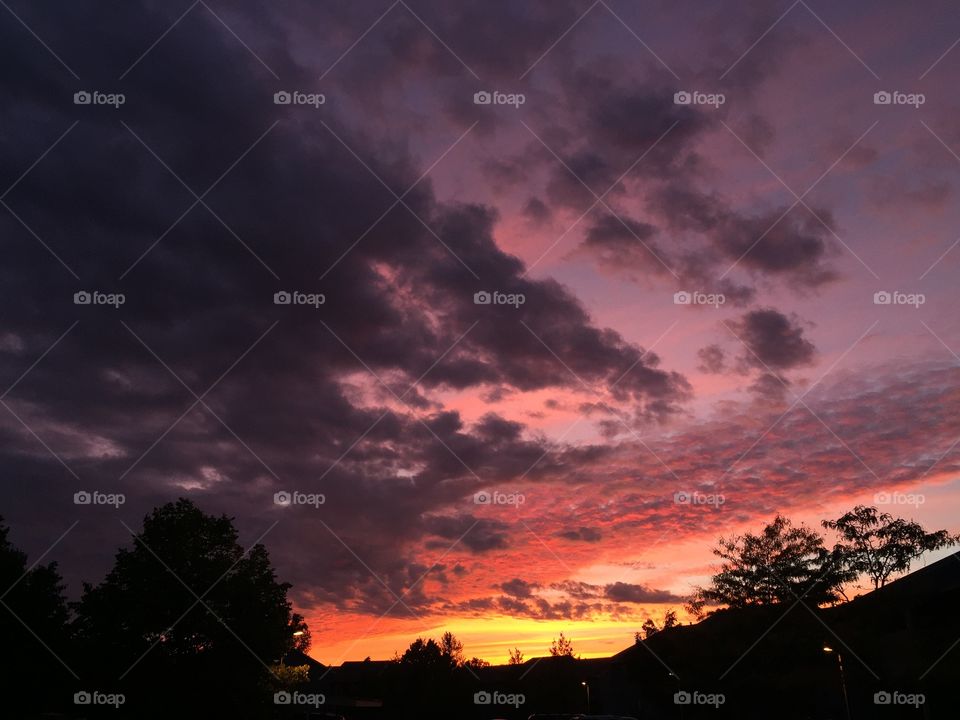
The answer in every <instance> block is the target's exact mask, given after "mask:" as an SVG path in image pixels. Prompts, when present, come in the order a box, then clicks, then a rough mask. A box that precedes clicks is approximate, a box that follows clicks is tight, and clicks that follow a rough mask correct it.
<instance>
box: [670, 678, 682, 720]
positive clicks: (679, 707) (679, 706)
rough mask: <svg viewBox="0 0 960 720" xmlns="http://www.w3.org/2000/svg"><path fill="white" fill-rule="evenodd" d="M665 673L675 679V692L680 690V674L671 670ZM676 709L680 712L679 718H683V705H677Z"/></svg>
mask: <svg viewBox="0 0 960 720" xmlns="http://www.w3.org/2000/svg"><path fill="white" fill-rule="evenodd" d="M667 675H669V676H670V677H672V678H673V679H674V680H676V681H677V692H680V676H679V675H677V674H676V673H675V672H673V670H671V671H670V672H668V673H667ZM677 710H679V712H680V720H683V705H677Z"/></svg>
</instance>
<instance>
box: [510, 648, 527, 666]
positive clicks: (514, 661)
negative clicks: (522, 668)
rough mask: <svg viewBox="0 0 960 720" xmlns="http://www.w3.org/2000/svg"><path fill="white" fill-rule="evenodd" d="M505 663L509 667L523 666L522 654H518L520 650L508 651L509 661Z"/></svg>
mask: <svg viewBox="0 0 960 720" xmlns="http://www.w3.org/2000/svg"><path fill="white" fill-rule="evenodd" d="M507 663H508V664H509V665H523V653H522V652H520V648H514V649H513V650H511V651H510V659H509V660H508V661H507Z"/></svg>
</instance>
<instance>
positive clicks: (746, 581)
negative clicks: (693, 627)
mask: <svg viewBox="0 0 960 720" xmlns="http://www.w3.org/2000/svg"><path fill="white" fill-rule="evenodd" d="M713 553H714V555H716V556H718V557H719V558H721V559H722V560H723V563H722V564H721V566H720V571H719V572H718V573H717V574H715V575H714V576H713V578H712V583H711V585H710V586H709V587H707V588H698V589H697V592H696V598H695V599H696V601H698V602H703V603H710V604H725V605H729V606H730V607H748V606H754V605H769V604H773V603H782V602H795V601H796V600H797V599H798V598H801V599H802V600H803V601H804V602H806V603H809V604H810V605H813V606H819V605H824V604H826V603H832V602H837V601H838V600H839V599H840V597H841V594H840V587H841V586H842V584H843V583H844V582H846V581H848V580H849V579H850V578H851V573H850V572H849V570H847V569H845V567H844V565H843V563H842V561H841V560H842V559H841V558H840V557H839V554H838V553H836V552H833V553H831V552H830V551H828V550H827V549H826V548H825V547H824V544H823V537H822V536H821V535H820V534H819V533H818V532H816V531H815V530H812V529H810V528H807V527H804V526H802V525H801V526H799V527H794V526H793V524H792V523H791V522H790V521H789V520H788V519H787V518H785V517H783V516H781V515H777V516H776V518H774V520H773V522H771V523H769V524H768V525H766V526H765V527H764V528H763V531H762V532H760V533H759V534H756V535H754V534H752V533H746V534H744V535H742V536H735V537H733V538H729V539H724V538H722V537H721V538H720V540H719V542H718V545H717V547H716V548H714V550H713Z"/></svg>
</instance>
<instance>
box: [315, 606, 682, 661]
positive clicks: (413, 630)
mask: <svg viewBox="0 0 960 720" xmlns="http://www.w3.org/2000/svg"><path fill="white" fill-rule="evenodd" d="M670 609H674V610H676V611H677V614H678V617H679V619H680V621H681V622H683V623H687V622H689V621H690V620H691V619H692V618H690V617H688V616H687V614H686V613H685V612H684V611H683V610H682V608H680V607H679V606H677V605H650V606H645V607H644V610H646V611H647V612H648V613H649V614H650V616H651V617H653V618H654V619H655V620H656V621H657V622H659V621H660V619H661V618H662V617H663V614H664V613H665V612H666V611H667V610H670ZM642 623H643V620H642V619H640V620H637V621H636V622H634V621H626V620H623V619H614V618H596V619H592V620H534V619H530V618H511V617H494V618H458V619H455V620H451V621H449V622H445V623H442V624H437V625H434V626H432V627H429V628H427V627H425V626H423V625H420V624H418V623H414V622H412V621H411V622H410V623H404V626H405V627H404V629H403V630H402V631H399V632H389V633H383V634H376V635H370V636H369V637H366V638H363V639H362V640H359V641H357V640H356V639H355V638H354V639H346V640H343V641H340V642H333V643H325V642H324V640H323V638H322V636H319V635H320V634H318V635H315V636H314V647H313V649H312V650H311V653H310V654H311V655H312V656H313V657H314V658H315V659H316V660H318V661H320V662H322V663H324V664H327V665H339V664H340V663H342V662H344V661H348V660H363V659H364V658H366V657H370V658H373V659H375V660H386V659H390V658H392V657H393V656H394V653H400V654H402V653H403V651H404V650H406V648H407V647H408V646H409V645H410V643H411V642H413V641H414V640H415V639H416V638H417V637H432V638H434V639H438V638H439V637H440V636H441V635H442V634H443V633H445V632H447V631H450V632H452V633H453V634H454V635H456V636H457V638H458V639H459V640H460V642H462V643H463V653H464V655H465V656H466V657H467V658H468V659H469V658H472V657H478V658H481V659H482V660H486V661H487V662H489V663H491V664H493V665H499V664H504V663H506V662H507V660H508V659H509V654H510V651H511V650H513V649H514V648H519V649H520V651H521V652H522V653H523V656H524V658H525V659H530V658H535V657H541V656H544V655H548V654H549V648H550V643H551V642H553V640H554V639H556V638H557V637H559V635H560V633H561V632H562V633H563V634H564V636H565V637H566V638H568V639H569V640H570V641H571V642H572V643H573V651H574V654H576V655H578V656H579V657H582V658H594V657H608V656H610V655H613V654H616V653H618V652H620V651H621V650H624V649H626V648H627V647H629V646H630V645H632V644H633V641H634V640H633V634H634V633H635V632H637V631H639V630H640V626H641V624H642ZM350 624H351V625H353V623H350ZM362 632H363V631H361V633H358V634H362Z"/></svg>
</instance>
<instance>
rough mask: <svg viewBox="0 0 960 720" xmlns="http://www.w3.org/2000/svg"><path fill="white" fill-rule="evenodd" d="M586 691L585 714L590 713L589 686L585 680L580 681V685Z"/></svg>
mask: <svg viewBox="0 0 960 720" xmlns="http://www.w3.org/2000/svg"><path fill="white" fill-rule="evenodd" d="M580 684H581V685H583V686H584V687H585V688H586V689H587V712H588V713H589V712H590V686H589V685H588V684H587V681H586V680H583V681H581V683H580Z"/></svg>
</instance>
